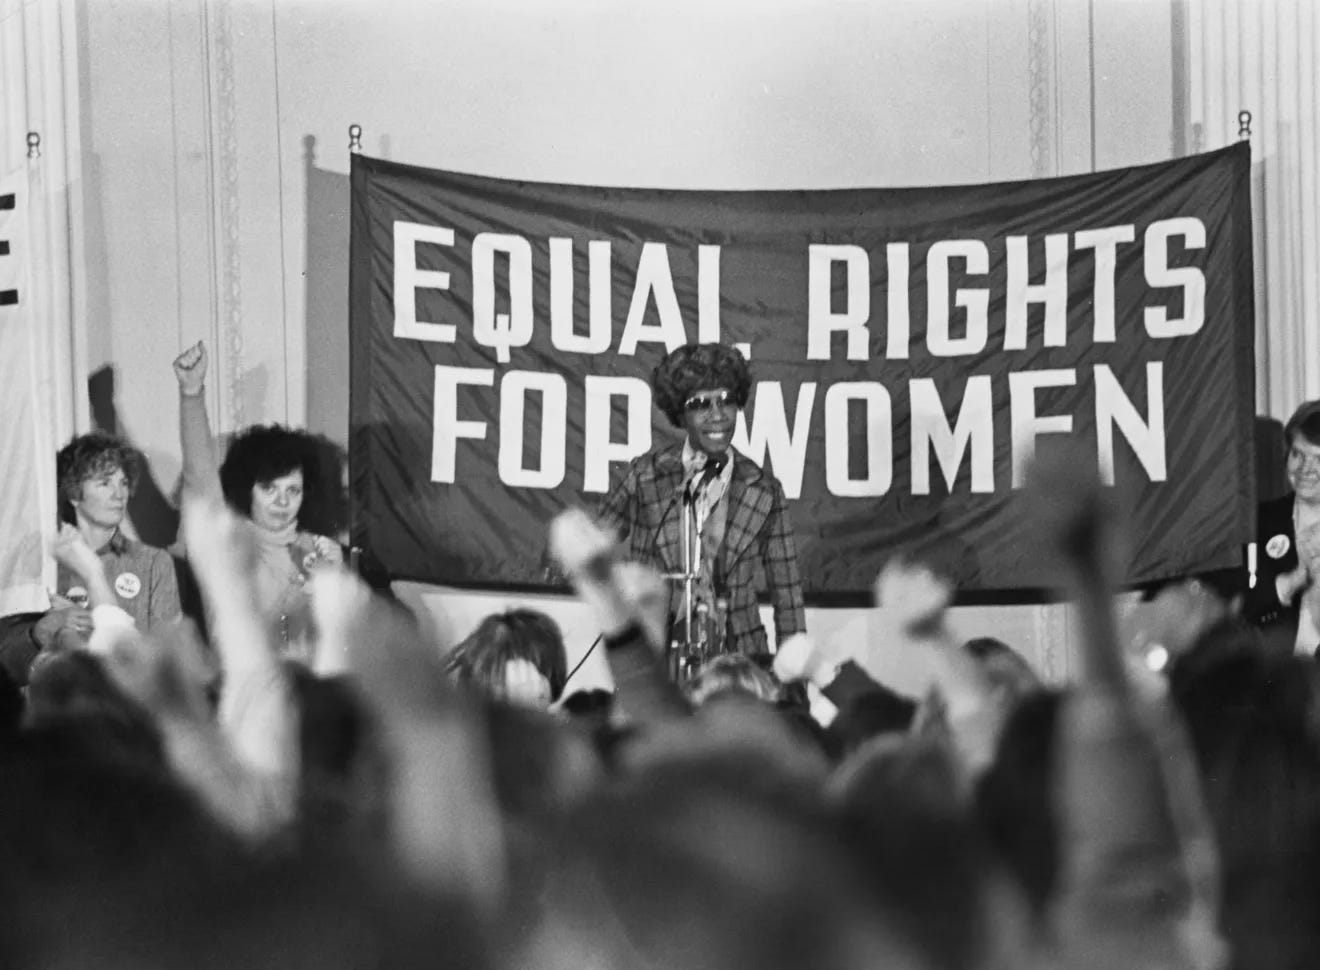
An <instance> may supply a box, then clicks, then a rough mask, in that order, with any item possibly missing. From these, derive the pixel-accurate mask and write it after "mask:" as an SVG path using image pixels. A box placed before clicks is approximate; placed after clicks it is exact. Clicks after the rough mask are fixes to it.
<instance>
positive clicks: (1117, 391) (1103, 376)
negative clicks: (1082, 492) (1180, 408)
mask: <svg viewBox="0 0 1320 970" xmlns="http://www.w3.org/2000/svg"><path fill="white" fill-rule="evenodd" d="M1146 411H1147V415H1146V417H1145V419H1144V420H1143V418H1142V417H1141V414H1140V412H1138V411H1137V408H1136V405H1134V404H1133V403H1132V401H1131V400H1130V399H1129V398H1128V396H1127V394H1125V393H1124V392H1123V386H1122V385H1121V384H1119V383H1118V378H1117V377H1115V376H1114V372H1113V371H1112V370H1110V368H1109V365H1108V364H1096V366H1095V429H1096V435H1097V439H1098V440H1097V444H1098V446H1099V450H1100V480H1101V481H1103V482H1104V483H1105V484H1106V485H1113V484H1114V428H1115V427H1117V428H1118V430H1119V431H1121V432H1123V437H1124V438H1126V439H1127V442H1128V444H1130V445H1131V446H1132V450H1133V452H1135V453H1136V456H1137V460H1138V461H1139V462H1141V467H1142V468H1144V469H1145V470H1146V476H1147V477H1148V478H1149V479H1150V480H1151V481H1152V482H1162V481H1165V480H1166V479H1167V478H1168V477H1169V472H1168V465H1167V455H1166V451H1167V449H1166V447H1165V440H1164V364H1163V363H1162V362H1161V361H1158V360H1152V361H1148V362H1147V363H1146Z"/></svg>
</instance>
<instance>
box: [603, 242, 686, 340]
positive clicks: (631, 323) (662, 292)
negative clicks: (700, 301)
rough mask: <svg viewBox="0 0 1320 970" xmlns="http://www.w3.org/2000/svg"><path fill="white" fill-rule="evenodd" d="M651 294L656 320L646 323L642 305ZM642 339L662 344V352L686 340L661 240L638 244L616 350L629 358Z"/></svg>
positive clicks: (667, 251)
mask: <svg viewBox="0 0 1320 970" xmlns="http://www.w3.org/2000/svg"><path fill="white" fill-rule="evenodd" d="M653 296H654V298H655V311H656V316H657V317H658V318H659V320H660V322H659V323H657V324H648V323H646V308H647V306H648V305H649V304H650V302H651V298H652V297H653ZM643 342H646V343H658V344H663V345H664V348H665V352H666V353H668V352H669V351H671V350H674V349H676V348H678V347H681V346H683V344H685V343H687V334H686V333H684V331H683V317H682V314H680V313H679V310H678V296H677V294H676V293H675V292H674V274H673V272H672V271H671V270H670V268H669V249H668V247H666V246H665V244H664V243H655V242H649V243H644V244H643V245H642V255H641V257H640V258H639V259H638V261H637V283H636V286H635V287H634V288H633V295H632V303H631V304H629V306H628V320H627V322H626V323H625V324H624V325H623V335H622V336H621V337H620V338H619V353H620V354H623V355H625V356H628V357H631V356H633V355H634V354H636V353H637V345H638V344H639V343H643Z"/></svg>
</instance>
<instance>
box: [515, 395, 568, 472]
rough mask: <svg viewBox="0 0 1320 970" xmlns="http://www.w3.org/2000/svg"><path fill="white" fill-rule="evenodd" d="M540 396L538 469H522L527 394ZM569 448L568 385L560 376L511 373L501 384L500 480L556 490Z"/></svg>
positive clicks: (526, 423)
mask: <svg viewBox="0 0 1320 970" xmlns="http://www.w3.org/2000/svg"><path fill="white" fill-rule="evenodd" d="M529 391H530V392H535V393H539V394H540V395H541V424H540V431H541V467H540V468H524V467H523V434H524V433H525V431H527V430H529V428H532V427H534V426H532V425H531V424H530V422H529V421H528V420H527V417H528V415H527V394H528V392H529ZM567 445H568V383H567V382H566V381H565V380H564V378H563V377H561V376H560V375H559V374H546V373H543V372H540V371H530V370H511V371H509V372H508V373H507V374H505V375H504V379H503V380H501V381H500V447H499V469H500V481H502V482H504V484H506V485H512V486H514V487H515V488H558V487H559V485H560V484H561V483H562V482H563V481H564V472H565V469H566V467H567V462H566V458H565V450H566V448H567Z"/></svg>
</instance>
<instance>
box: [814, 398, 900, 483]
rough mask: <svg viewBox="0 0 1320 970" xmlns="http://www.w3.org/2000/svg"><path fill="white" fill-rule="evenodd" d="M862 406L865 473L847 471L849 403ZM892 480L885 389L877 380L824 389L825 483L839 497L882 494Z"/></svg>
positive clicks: (891, 435)
mask: <svg viewBox="0 0 1320 970" xmlns="http://www.w3.org/2000/svg"><path fill="white" fill-rule="evenodd" d="M852 401H861V402H863V403H864V404H865V405H866V408H865V414H866V417H865V419H864V420H865V422H866V424H865V427H866V438H865V441H866V476H865V477H864V478H853V477H852V476H851V475H850V474H849V472H848V465H849V463H850V462H849V459H850V457H851V449H852V440H851V439H852V435H851V434H849V421H848V411H849V407H848V405H849V403H850V402H852ZM893 481H894V414H893V405H892V404H891V402H890V400H889V391H887V390H886V389H885V387H884V385H883V384H880V383H879V382H877V381H840V382H839V383H838V384H834V385H831V386H830V388H829V390H827V391H826V392H825V486H826V488H828V489H829V490H830V492H831V493H832V494H834V495H838V496H840V497H842V498H872V497H875V496H878V495H884V494H885V493H886V492H888V491H889V486H890V485H892V484H893Z"/></svg>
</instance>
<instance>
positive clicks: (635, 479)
mask: <svg viewBox="0 0 1320 970" xmlns="http://www.w3.org/2000/svg"><path fill="white" fill-rule="evenodd" d="M751 388H752V375H751V372H750V370H749V369H748V366H747V361H746V360H744V359H743V356H742V354H740V353H739V352H738V351H737V350H736V349H734V348H733V347H727V346H724V345H723V344H696V345H691V344H689V345H684V346H682V347H679V348H678V349H677V350H674V351H673V352H672V353H670V354H669V355H668V356H666V357H665V359H664V360H662V361H661V362H660V364H659V365H658V366H657V367H656V369H655V372H654V373H653V375H652V378H651V389H652V391H653V393H654V397H655V403H656V407H658V408H659V409H660V410H661V411H662V412H663V413H664V415H665V417H667V418H668V419H669V421H670V423H671V424H673V425H674V427H676V428H682V429H683V430H684V431H686V432H687V436H686V438H685V439H684V441H683V442H682V444H673V445H670V446H668V447H663V448H657V449H653V450H651V451H649V452H647V453H646V454H645V455H642V456H641V457H640V458H637V459H635V460H634V461H633V462H632V463H631V464H630V465H629V466H628V469H627V472H626V474H625V475H624V476H623V479H622V480H621V481H619V482H618V483H617V484H616V485H615V486H614V488H613V489H611V491H610V493H609V494H608V495H607V496H606V497H605V500H604V502H603V503H602V504H601V507H600V510H599V514H600V518H601V520H602V522H603V523H604V524H605V525H606V526H607V527H613V528H615V529H616V530H618V531H619V533H620V534H621V537H622V538H623V539H625V540H626V542H627V544H628V551H629V554H630V556H631V558H633V559H636V560H637V561H639V562H642V563H645V564H647V565H650V566H654V567H655V568H657V569H659V570H660V571H661V572H664V573H670V574H676V573H681V572H682V571H683V568H684V562H683V547H684V543H683V529H684V524H685V523H691V525H692V527H693V528H694V530H695V535H694V536H693V539H694V541H693V542H692V543H691V545H690V549H691V555H692V559H693V562H692V569H693V571H694V572H695V573H696V580H695V582H694V592H693V597H694V600H695V603H694V609H693V615H694V616H696V615H698V614H701V615H705V616H707V617H709V618H711V623H712V625H713V627H714V637H715V640H716V643H717V652H738V653H744V654H749V655H754V654H764V653H768V652H769V644H768V641H767V638H766V633H765V627H764V626H762V624H761V615H760V611H759V609H758V607H757V590H758V585H759V584H758V582H757V576H758V573H760V574H763V575H764V577H765V585H766V587H767V588H768V591H769V593H770V600H771V603H772V604H773V606H774V620H775V639H776V642H777V643H782V642H783V641H784V640H785V639H786V638H787V637H789V636H791V635H793V634H795V633H802V632H805V631H806V610H805V608H804V605H803V600H802V581H801V578H800V576H799V574H798V562H797V547H796V544H795V543H794V540H793V529H792V526H791V524H790V522H789V518H788V510H787V508H786V507H785V504H784V490H783V488H781V487H780V485H779V482H778V481H777V480H776V479H775V477H774V476H773V475H770V474H769V473H768V472H766V471H764V470H762V469H761V467H760V466H759V465H757V464H756V463H755V462H753V461H751V460H750V459H748V458H746V457H744V456H743V455H740V454H738V453H737V452H735V451H734V450H733V449H732V448H730V447H729V444H730V441H731V440H732V438H733V429H734V426H735V424H736V423H737V420H738V411H739V410H740V409H741V408H742V407H743V406H744V405H745V404H746V403H747V397H748V395H749V394H750V393H751ZM683 588H684V585H683V583H682V582H675V583H673V584H671V587H670V597H669V606H670V617H671V628H673V627H674V626H676V625H677V624H678V619H679V617H680V614H682V615H683V616H686V612H687V611H686V610H685V608H684V604H683ZM674 635H675V636H678V637H680V638H681V637H682V636H683V632H682V631H681V629H680V630H678V631H677V632H676V633H675V634H674Z"/></svg>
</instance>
